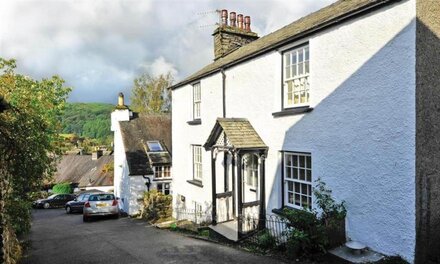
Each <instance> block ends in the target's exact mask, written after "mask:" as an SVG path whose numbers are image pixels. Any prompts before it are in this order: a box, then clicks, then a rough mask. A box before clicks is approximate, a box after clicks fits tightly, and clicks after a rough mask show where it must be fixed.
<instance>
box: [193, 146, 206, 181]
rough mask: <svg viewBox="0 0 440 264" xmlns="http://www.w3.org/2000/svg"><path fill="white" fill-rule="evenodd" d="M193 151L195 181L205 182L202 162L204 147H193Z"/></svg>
mask: <svg viewBox="0 0 440 264" xmlns="http://www.w3.org/2000/svg"><path fill="white" fill-rule="evenodd" d="M191 151H192V167H193V180H196V181H200V182H202V181H203V161H202V153H203V150H202V146H201V145H191Z"/></svg>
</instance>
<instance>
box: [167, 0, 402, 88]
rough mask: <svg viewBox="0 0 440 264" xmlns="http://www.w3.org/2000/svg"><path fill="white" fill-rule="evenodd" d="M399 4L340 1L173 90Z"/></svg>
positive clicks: (389, 0)
mask: <svg viewBox="0 0 440 264" xmlns="http://www.w3.org/2000/svg"><path fill="white" fill-rule="evenodd" d="M398 1H401V0H339V1H337V2H335V3H333V4H331V5H329V6H327V7H324V8H322V9H320V10H318V11H316V12H314V13H311V14H309V15H307V16H305V17H303V18H300V19H299V20H296V21H295V22H293V23H291V24H289V25H287V26H285V27H283V28H281V29H279V30H277V31H275V32H272V33H270V34H268V35H266V36H264V37H262V38H260V39H257V40H255V41H253V42H251V43H249V44H247V45H244V46H243V47H240V48H239V49H237V50H235V51H234V52H232V53H230V54H228V55H227V56H225V57H223V58H220V59H218V60H216V61H214V62H213V63H211V64H209V65H207V66H206V67H204V68H202V69H201V70H199V71H198V72H196V73H194V74H193V75H191V76H189V77H187V78H186V79H184V80H183V81H181V82H179V83H177V84H175V85H173V86H171V87H170V89H176V88H178V87H181V86H183V85H185V84H188V83H191V82H194V81H196V80H198V79H200V78H202V77H205V76H207V75H210V74H213V73H215V72H218V71H220V70H221V69H222V68H227V67H230V66H233V65H235V64H238V63H240V62H242V61H245V60H247V59H250V58H253V57H255V56H257V55H260V54H263V53H266V52H268V51H271V50H273V49H276V48H278V47H280V46H283V45H285V44H287V43H289V42H292V41H295V40H298V39H301V38H304V37H305V36H307V35H309V34H312V33H315V32H317V31H319V30H322V29H324V28H327V27H329V26H332V25H335V24H338V23H341V22H342V21H345V20H346V19H349V18H352V17H354V16H356V15H358V14H359V13H362V12H367V11H371V10H374V9H375V8H378V7H381V6H383V5H385V4H388V3H393V2H398Z"/></svg>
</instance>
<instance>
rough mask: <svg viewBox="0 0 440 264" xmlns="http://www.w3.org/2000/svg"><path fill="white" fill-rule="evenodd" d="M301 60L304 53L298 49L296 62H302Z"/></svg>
mask: <svg viewBox="0 0 440 264" xmlns="http://www.w3.org/2000/svg"><path fill="white" fill-rule="evenodd" d="M303 61H304V53H303V50H302V49H300V50H299V51H298V63H299V62H303Z"/></svg>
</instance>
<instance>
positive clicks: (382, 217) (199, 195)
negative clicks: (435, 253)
mask: <svg viewBox="0 0 440 264" xmlns="http://www.w3.org/2000/svg"><path fill="white" fill-rule="evenodd" d="M414 18H415V1H414V0H409V1H402V2H399V3H397V4H394V5H392V6H389V7H386V8H382V9H380V10H378V11H376V12H374V13H371V14H369V15H367V16H363V17H361V18H357V19H356V20H352V21H350V22H348V23H344V24H341V25H339V26H336V27H332V28H331V29H328V30H326V31H324V32H321V33H319V34H317V35H314V36H312V37H311V38H310V39H304V41H302V42H297V43H291V46H295V45H296V44H301V43H304V42H307V41H309V45H310V57H311V65H310V69H311V74H310V83H311V107H313V108H314V110H313V111H312V112H310V113H307V114H302V115H295V116H286V117H279V118H274V117H273V116H272V113H273V112H278V111H280V110H281V87H280V84H281V69H282V67H281V52H282V49H280V50H279V51H274V52H272V53H268V54H265V55H262V56H260V57H258V58H255V59H253V60H250V61H248V62H246V63H242V64H240V65H238V66H235V67H233V68H230V69H227V70H226V76H227V81H226V102H227V117H239V118H248V119H249V121H250V122H251V123H252V125H253V126H254V128H255V129H256V131H257V132H258V133H259V135H260V136H261V137H262V139H263V141H264V142H265V143H266V144H267V145H268V146H269V155H268V158H267V161H266V186H265V187H266V194H267V195H266V196H267V197H266V199H267V201H266V204H267V211H268V212H270V211H271V210H272V209H273V208H279V207H280V206H281V196H282V194H281V186H280V185H281V178H280V177H281V167H280V164H281V154H280V151H281V150H285V151H301V152H310V153H311V154H312V162H313V179H314V180H316V179H317V178H318V177H320V178H321V179H322V180H323V181H324V182H326V183H327V185H328V186H329V187H330V188H331V189H332V190H333V194H334V196H335V197H336V199H337V200H345V201H346V206H347V210H348V216H347V236H348V238H350V239H353V240H357V241H360V242H363V243H365V244H366V245H367V246H369V247H370V248H372V249H374V250H376V251H379V252H382V253H385V254H389V255H401V256H403V257H404V258H405V259H407V260H408V261H410V262H412V261H413V259H414V249H415V21H414ZM286 48H288V47H286ZM221 84H222V81H221V74H220V73H218V74H215V75H212V76H209V77H206V78H203V79H202V80H201V87H202V88H201V89H202V118H201V119H202V124H201V125H196V126H190V125H188V124H187V123H186V121H188V120H190V118H189V117H190V111H191V101H192V100H191V86H190V85H186V86H184V87H182V88H179V89H177V90H174V91H173V108H172V109H173V115H172V116H173V120H172V121H173V150H174V153H173V171H174V172H175V173H176V175H175V177H174V179H173V181H174V197H176V196H177V194H180V195H184V196H185V197H186V204H187V206H192V205H191V203H192V201H198V202H199V203H202V204H206V205H207V206H209V205H210V203H211V179H210V174H211V168H210V167H211V164H210V153H209V152H205V153H204V156H203V174H204V181H203V185H204V186H203V188H200V187H197V186H194V185H191V184H189V183H187V182H186V181H187V180H190V179H191V178H192V168H191V164H192V161H191V151H190V145H191V144H201V145H203V144H204V143H205V141H206V139H207V138H208V136H209V133H210V131H211V129H212V128H213V126H214V123H215V120H216V118H217V117H221V115H222V106H221V102H222V97H221V90H222V87H221Z"/></svg>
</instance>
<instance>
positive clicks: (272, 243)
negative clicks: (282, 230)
mask: <svg viewBox="0 0 440 264" xmlns="http://www.w3.org/2000/svg"><path fill="white" fill-rule="evenodd" d="M257 245H258V247H259V248H261V249H263V250H271V249H274V248H275V247H276V245H277V241H276V240H275V237H273V236H272V235H271V234H270V233H269V231H267V230H264V231H263V232H262V233H260V234H259V235H258V237H257Z"/></svg>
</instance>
